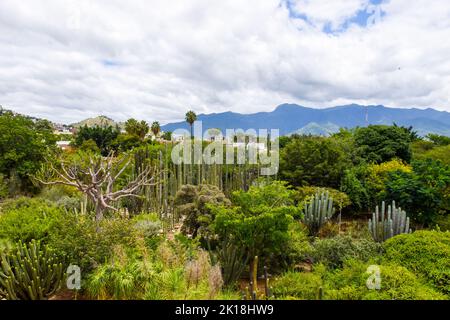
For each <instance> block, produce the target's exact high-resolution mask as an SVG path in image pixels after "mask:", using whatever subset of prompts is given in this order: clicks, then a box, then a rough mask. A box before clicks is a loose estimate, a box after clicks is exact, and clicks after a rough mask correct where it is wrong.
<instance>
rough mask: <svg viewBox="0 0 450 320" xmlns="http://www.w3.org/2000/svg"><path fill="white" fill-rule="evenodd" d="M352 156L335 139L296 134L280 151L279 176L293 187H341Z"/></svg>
mask: <svg viewBox="0 0 450 320" xmlns="http://www.w3.org/2000/svg"><path fill="white" fill-rule="evenodd" d="M350 164H351V159H350V156H349V154H348V153H346V152H345V151H344V150H343V149H342V148H341V147H340V145H339V143H337V142H336V141H335V140H331V139H325V138H322V137H295V138H293V139H292V140H291V141H290V142H289V143H288V144H287V145H286V146H285V147H284V148H282V149H281V151H280V175H281V177H282V178H283V179H285V180H286V181H289V182H290V183H291V184H292V185H294V186H304V185H309V186H320V187H332V188H338V187H339V185H340V181H341V178H342V175H343V173H344V170H345V168H346V167H347V166H349V165H350Z"/></svg>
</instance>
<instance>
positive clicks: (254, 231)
mask: <svg viewBox="0 0 450 320" xmlns="http://www.w3.org/2000/svg"><path fill="white" fill-rule="evenodd" d="M293 192H294V191H291V190H289V189H288V188H287V187H286V185H285V183H282V182H273V183H271V184H261V185H259V186H252V187H250V189H249V191H248V192H243V191H237V192H234V193H233V197H232V199H233V203H234V207H231V208H229V207H224V206H213V207H211V210H213V212H214V214H215V220H214V224H213V230H214V231H215V233H216V234H217V235H218V237H219V239H222V240H225V239H230V238H231V239H232V240H233V241H234V243H235V244H236V245H237V246H238V247H242V248H244V249H245V250H246V252H247V254H248V256H249V257H251V258H253V257H255V256H259V257H261V259H262V260H263V261H265V262H269V260H270V258H273V257H274V256H282V255H283V253H285V251H286V250H287V248H288V245H289V240H290V233H289V226H290V225H291V223H292V221H293V217H301V208H299V207H296V206H294V205H292V203H293V199H291V196H292V194H293Z"/></svg>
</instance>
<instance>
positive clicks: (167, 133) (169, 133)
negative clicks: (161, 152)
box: [162, 131, 172, 141]
mask: <svg viewBox="0 0 450 320" xmlns="http://www.w3.org/2000/svg"><path fill="white" fill-rule="evenodd" d="M162 138H163V140H166V141H171V140H172V131H165V132H164V133H163V135H162Z"/></svg>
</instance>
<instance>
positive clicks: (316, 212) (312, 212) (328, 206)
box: [304, 191, 335, 235]
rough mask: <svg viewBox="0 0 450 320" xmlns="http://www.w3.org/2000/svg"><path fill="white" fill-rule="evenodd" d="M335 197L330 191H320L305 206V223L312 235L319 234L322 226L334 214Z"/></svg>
mask: <svg viewBox="0 0 450 320" xmlns="http://www.w3.org/2000/svg"><path fill="white" fill-rule="evenodd" d="M334 213H335V209H334V207H333V198H332V197H330V195H329V192H328V191H327V192H323V191H318V192H317V193H316V194H315V195H314V197H312V198H311V200H310V201H309V203H306V204H305V207H304V223H305V224H306V226H307V227H308V230H309V234H310V235H317V234H318V233H319V231H320V228H321V227H322V226H323V225H324V224H325V223H326V222H327V221H328V220H330V219H331V217H332V216H333V215H334Z"/></svg>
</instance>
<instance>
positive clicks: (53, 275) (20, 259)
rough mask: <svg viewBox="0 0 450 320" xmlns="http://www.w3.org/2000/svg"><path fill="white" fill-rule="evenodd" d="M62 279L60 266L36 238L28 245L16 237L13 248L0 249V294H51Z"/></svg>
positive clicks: (29, 297)
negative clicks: (0, 251)
mask: <svg viewBox="0 0 450 320" xmlns="http://www.w3.org/2000/svg"><path fill="white" fill-rule="evenodd" d="M62 279H63V266H62V264H61V263H56V262H55V259H54V256H53V255H52V254H51V252H50V251H49V250H48V249H47V247H46V246H45V247H43V248H41V244H40V242H37V241H35V240H33V241H32V242H30V243H29V244H28V245H27V244H23V243H22V242H21V241H19V243H18V245H17V248H16V249H14V250H8V251H5V252H2V253H1V256H0V296H2V298H5V299H7V300H44V299H47V298H48V297H50V296H51V295H52V294H54V293H55V292H56V291H57V290H58V289H59V288H60V287H61V283H62Z"/></svg>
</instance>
